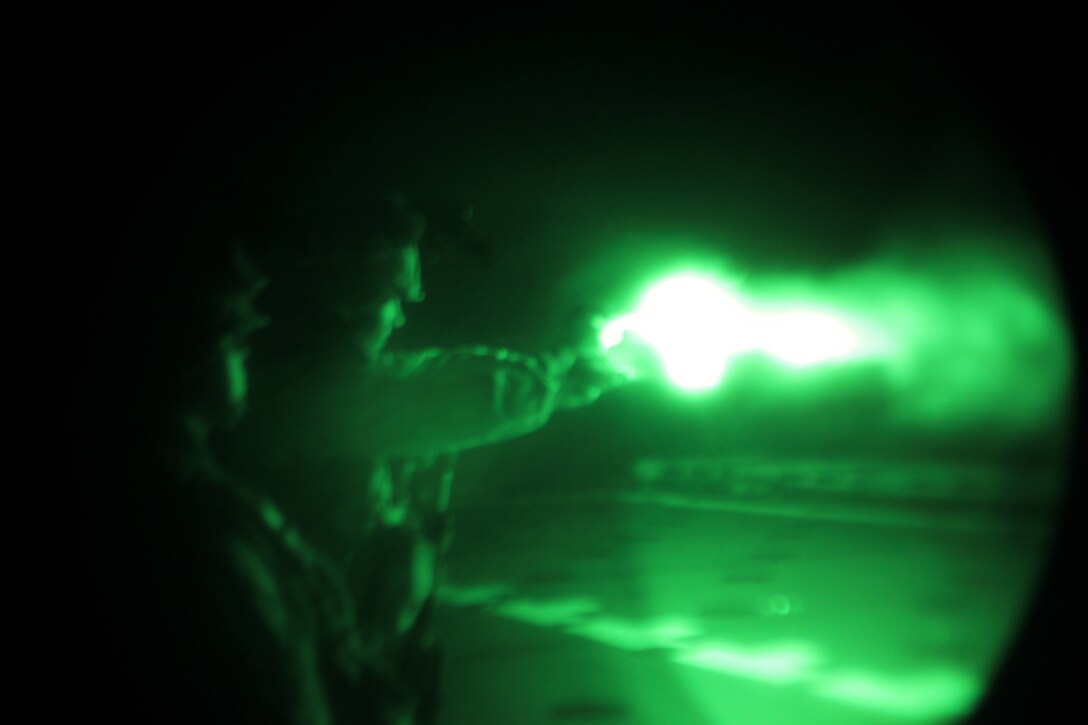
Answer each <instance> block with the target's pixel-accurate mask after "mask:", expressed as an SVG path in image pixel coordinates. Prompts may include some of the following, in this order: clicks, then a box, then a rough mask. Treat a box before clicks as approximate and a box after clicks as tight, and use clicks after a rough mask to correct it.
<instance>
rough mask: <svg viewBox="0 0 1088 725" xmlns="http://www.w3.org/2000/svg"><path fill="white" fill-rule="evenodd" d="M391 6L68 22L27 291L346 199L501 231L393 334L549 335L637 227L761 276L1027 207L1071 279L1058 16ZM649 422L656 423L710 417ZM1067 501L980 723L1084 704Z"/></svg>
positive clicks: (548, 451)
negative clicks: (453, 212)
mask: <svg viewBox="0 0 1088 725" xmlns="http://www.w3.org/2000/svg"><path fill="white" fill-rule="evenodd" d="M397 7H398V10H397V11H396V12H395V13H394V12H392V11H389V10H366V11H361V10H360V11H357V12H355V13H352V14H342V13H341V14H337V15H321V14H320V13H308V14H305V15H303V14H300V13H298V12H296V11H294V10H288V9H268V8H264V7H260V6H258V5H256V4H254V5H252V6H246V5H244V4H241V3H195V4H189V5H187V6H185V7H184V8H181V7H169V6H167V5H162V4H160V5H156V6H155V7H154V8H144V9H141V10H138V11H137V10H135V9H125V10H97V9H96V10H95V11H94V12H93V13H86V14H85V15H84V16H83V17H72V18H69V19H68V20H67V21H66V22H64V23H60V24H59V25H58V28H57V37H56V42H55V48H56V53H55V54H53V55H51V56H49V57H48V58H47V63H48V64H49V65H50V66H52V67H53V68H55V69H56V70H57V71H59V72H58V74H57V76H58V79H59V80H58V82H57V83H56V84H55V85H51V86H49V88H48V95H50V96H51V97H52V98H51V100H52V101H54V102H55V105H56V107H58V109H59V110H58V111H57V113H56V116H55V120H57V121H58V122H59V123H58V124H57V125H58V129H57V132H56V133H55V135H53V136H52V140H51V142H50V143H49V144H47V146H48V147H49V148H48V149H47V150H49V151H59V152H60V153H59V154H58V161H57V167H56V169H57V173H56V174H55V176H54V181H53V186H52V188H53V189H54V192H53V194H51V196H52V198H54V199H55V200H60V199H62V198H69V196H68V194H67V193H66V192H69V191H70V192H72V195H71V197H70V198H74V199H75V200H76V202H75V205H74V207H73V208H72V211H74V215H75V219H76V221H77V231H76V233H75V234H74V235H72V236H70V237H68V238H66V239H65V240H64V241H61V242H57V243H55V244H46V245H44V249H43V251H44V252H45V253H47V254H49V255H50V263H51V269H52V270H53V274H52V275H51V277H50V280H49V282H51V283H54V284H56V285H57V289H56V290H53V291H54V292H55V294H51V295H50V294H47V293H43V292H41V291H38V292H37V293H36V296H37V297H38V298H39V299H41V300H42V301H41V302H40V303H39V308H40V310H41V311H43V312H44V313H46V314H54V315H57V314H64V315H66V316H68V317H71V316H72V310H73V309H76V308H77V307H78V306H79V305H80V304H87V303H88V301H89V300H93V298H94V295H95V294H96V293H97V292H100V291H101V290H102V289H108V288H109V287H110V286H111V284H112V281H111V280H112V276H111V275H112V272H113V271H114V270H115V269H116V268H117V266H118V265H119V264H121V262H120V260H123V259H124V258H125V257H126V255H128V254H129V253H130V252H131V251H132V250H134V249H137V248H139V249H140V250H141V251H142V253H144V254H145V255H146V253H147V250H148V249H151V250H152V257H154V255H155V253H156V251H155V250H156V246H155V245H162V250H161V255H162V258H163V259H164V260H165V259H169V258H170V255H173V254H175V253H176V251H177V250H176V249H171V248H169V245H168V244H167V243H166V242H165V241H163V240H164V239H166V238H174V237H176V236H177V231H178V229H179V228H180V229H183V230H190V231H191V232H192V233H193V234H200V233H202V232H204V231H207V230H210V229H214V230H216V231H217V232H220V233H221V232H222V230H224V229H229V230H232V231H233V232H235V233H237V234H238V235H239V236H241V237H243V238H244V237H246V236H254V235H259V234H260V233H262V231H264V230H268V229H275V228H277V227H279V226H282V225H286V224H288V223H289V222H290V220H291V219H292V218H293V217H294V215H295V214H296V211H295V210H296V209H297V208H298V207H299V206H304V205H305V204H306V203H308V202H309V200H312V199H315V198H320V197H321V196H322V195H323V194H330V193H336V191H337V190H339V189H343V188H346V187H359V188H390V187H391V188H396V189H400V190H402V191H404V192H405V193H407V194H409V195H411V196H413V197H418V198H451V199H464V200H466V201H470V202H473V203H474V204H476V208H477V215H478V218H479V219H480V224H481V226H482V227H483V229H484V231H486V232H487V234H488V236H490V237H491V238H493V239H494V240H495V245H494V253H493V258H492V261H491V264H490V265H489V266H488V265H482V264H480V263H479V262H478V261H476V260H473V259H470V258H468V257H458V258H454V259H452V260H449V261H447V263H446V264H445V265H444V266H441V267H435V268H433V269H430V270H428V287H429V298H430V301H429V302H428V304H426V305H423V306H421V307H420V308H419V309H418V310H410V311H409V316H410V321H411V322H410V325H409V327H408V328H406V330H405V331H404V334H403V336H402V339H401V340H400V341H399V343H400V344H404V345H410V344H414V343H436V344H450V343H459V342H509V343H511V344H515V343H522V344H526V345H533V344H537V343H542V342H544V341H546V340H547V339H548V338H549V335H551V333H552V331H553V327H554V325H555V324H556V318H557V316H561V314H562V312H563V311H564V310H565V309H566V308H568V307H573V306H575V305H577V304H580V303H584V302H586V300H585V299H582V297H592V295H591V294H590V293H589V292H587V291H586V289H585V287H584V286H581V287H580V286H579V285H578V284H575V283H570V284H566V283H565V281H566V280H569V279H571V278H573V277H574V276H575V275H574V272H575V271H576V270H577V268H578V267H579V265H581V264H584V263H585V261H586V260H587V259H593V258H595V256H596V255H600V256H605V255H606V254H607V253H608V252H610V251H611V250H610V249H609V248H608V247H607V243H605V242H602V241H600V240H606V239H618V238H620V237H622V234H623V233H624V232H626V231H629V230H631V229H637V228H651V229H654V228H660V229H671V228H676V227H684V226H685V225H688V226H691V225H696V226H697V227H698V231H699V232H700V233H701V234H703V235H706V236H710V237H718V236H722V237H727V238H729V239H730V240H731V246H730V249H729V254H730V255H732V257H733V258H734V259H736V260H737V261H738V262H739V263H740V264H741V265H743V266H745V267H746V268H748V269H751V270H752V271H753V272H755V273H760V272H774V271H778V270H787V271H788V270H791V269H797V268H806V269H821V268H830V267H833V266H835V265H839V264H849V263H851V262H854V261H858V260H863V259H865V258H866V256H867V255H869V254H871V253H872V251H873V247H872V245H873V244H874V239H876V238H877V237H879V233H880V231H881V229H883V228H884V226H885V225H887V224H888V223H889V222H890V221H906V222H909V221H911V220H914V219H918V218H922V217H924V216H926V215H927V214H928V215H932V214H935V213H936V214H939V215H946V216H947V215H951V216H954V217H956V218H957V219H959V220H961V221H965V222H969V221H971V220H972V219H979V218H983V217H985V218H987V219H990V220H996V223H998V224H1000V225H1004V226H1006V227H1009V228H1020V227H1023V226H1024V225H1026V224H1027V223H1028V221H1027V220H1030V219H1031V218H1032V215H1033V214H1037V215H1038V216H1039V217H1040V218H1041V219H1042V221H1043V224H1044V226H1045V229H1046V231H1047V232H1048V235H1049V237H1050V241H1051V242H1052V243H1053V245H1054V248H1053V251H1054V252H1055V253H1056V254H1057V255H1059V259H1061V260H1062V263H1061V264H1059V265H1058V267H1057V268H1058V272H1059V274H1060V275H1062V276H1063V278H1064V281H1065V282H1066V283H1067V284H1066V285H1065V288H1066V289H1075V288H1076V285H1075V284H1073V280H1072V274H1073V272H1074V270H1075V269H1076V268H1075V267H1074V266H1073V264H1072V262H1071V260H1072V256H1071V255H1072V253H1073V251H1075V250H1074V248H1073V247H1074V245H1075V243H1076V242H1079V239H1080V237H1079V235H1078V234H1077V233H1076V232H1077V230H1078V229H1079V227H1078V226H1077V224H1078V222H1077V220H1076V219H1075V217H1074V216H1073V206H1072V193H1073V192H1072V189H1073V186H1074V184H1072V183H1071V181H1070V180H1073V179H1076V178H1078V174H1077V173H1075V172H1078V171H1079V166H1077V165H1076V163H1075V154H1074V150H1075V149H1074V145H1073V144H1074V141H1075V134H1074V133H1073V128H1074V124H1075V117H1074V113H1073V108H1074V93H1075V90H1074V83H1073V71H1072V67H1071V66H1072V63H1073V39H1072V37H1071V32H1070V31H1069V30H1068V28H1069V25H1070V24H1071V20H1070V18H1068V17H1065V16H1064V15H1063V14H1062V13H1058V12H1054V11H1051V10H1049V9H1048V8H1046V7H1043V6H1039V5H1032V6H1029V7H1020V8H1019V9H1015V8H1014V9H995V8H991V7H988V6H986V5H985V4H983V3H945V4H941V5H940V7H939V8H936V7H935V8H931V9H918V8H917V7H915V5H914V4H906V3H903V4H887V5H885V6H882V7H868V6H864V5H863V4H856V5H855V4H835V5H834V7H833V8H832V9H828V8H820V9H819V10H817V9H815V8H811V7H806V6H804V5H803V4H797V6H795V7H791V6H787V5H781V6H769V7H766V8H765V9H763V10H755V9H753V8H751V7H748V5H737V4H726V5H725V7H724V9H723V8H718V9H716V10H715V11H713V12H706V11H704V10H701V9H696V8H695V6H690V7H681V8H678V7H673V8H655V9H651V8H644V7H641V6H639V7H636V6H633V5H629V4H626V5H618V4H617V5H616V6H615V7H608V8H598V9H593V10H586V9H578V10H565V9H562V8H558V7H557V6H549V9H548V10H544V9H535V8H506V9H501V10H500V9H496V8H491V7H485V6H482V5H473V4H461V5H458V6H457V7H450V8H443V9H434V8H430V7H426V6H424V5H422V4H413V3H400V4H398V6H397ZM995 148H996V149H1000V150H1002V151H1003V152H1004V158H995V155H994V153H993V149H995ZM1025 188H1026V190H1027V192H1026V193H1025V191H1024V189H1025ZM57 206H58V207H60V209H58V211H60V210H63V211H64V212H65V213H66V214H67V213H68V212H69V209H67V208H63V207H61V205H60V204H58V205H57ZM164 227H170V228H171V229H170V233H166V230H165V228H164ZM159 232H162V234H161V238H160V236H159ZM16 288H19V287H18V284H17V285H16ZM20 289H21V288H20ZM44 289H45V290H47V291H50V290H52V288H50V287H49V286H48V284H47V285H46V286H45V288H44ZM1068 301H1069V306H1070V308H1071V309H1075V308H1074V306H1073V304H1072V297H1071V296H1070V297H1069V300H1068ZM589 302H590V303H602V302H607V300H606V299H605V300H601V299H590V300H589ZM53 304H56V308H54V307H53V306H52V305H53ZM92 309H93V307H92ZM88 344H93V343H92V342H90V341H89V342H88ZM85 382H87V383H91V382H93V381H85ZM628 404H632V405H633V403H628ZM638 405H643V406H646V407H652V406H655V405H657V406H662V405H664V406H668V405H669V402H668V401H666V400H663V399H649V400H642V401H641V402H640V403H638ZM674 405H675V404H674ZM617 410H621V411H622V410H629V409H624V408H623V407H622V405H620V407H619V408H618V409H616V408H614V409H612V411H611V413H610V412H609V409H607V408H605V409H603V410H602V411H592V410H591V411H586V412H585V413H584V415H582V417H581V418H578V417H574V418H572V419H571V422H566V423H561V424H557V425H556V426H555V427H554V430H549V431H546V432H543V435H542V436H537V437H535V438H533V439H531V440H526V441H523V442H518V443H517V444H511V445H510V446H509V447H508V448H507V449H506V452H505V453H503V452H497V453H495V454H488V455H489V457H477V458H475V459H470V460H469V461H467V462H466V465H467V466H468V470H469V471H470V472H471V471H473V470H474V469H473V466H474V465H475V466H476V468H475V470H477V471H487V470H493V469H495V468H502V467H506V468H507V469H508V468H509V467H510V466H512V465H514V462H515V461H521V462H522V463H521V464H520V465H522V469H521V470H519V471H518V474H519V475H521V476H522V477H525V478H532V477H533V475H532V471H533V470H538V469H539V468H540V463H541V462H542V461H544V460H547V459H549V458H552V457H554V455H553V452H554V450H555V448H554V446H555V445H556V444H557V443H560V442H562V441H563V440H565V438H564V436H567V437H568V439H569V437H571V436H579V435H584V434H585V431H586V430H587V427H593V429H595V430H599V429H601V428H602V427H603V428H608V427H611V428H612V429H613V431H614V432H613V434H612V435H604V434H598V438H596V439H594V440H596V441H597V443H598V448H597V450H596V453H595V455H594V456H588V455H587V456H585V457H582V458H579V457H577V456H575V457H571V458H570V459H569V460H568V461H567V465H568V467H570V470H571V471H573V470H574V467H577V466H586V465H590V464H589V462H588V459H589V458H594V459H595V460H597V461H604V463H599V464H598V465H601V466H602V467H604V468H607V466H609V465H611V464H612V463H614V462H617V461H623V460H626V458H625V456H626V455H627V453H628V452H629V451H630V450H640V449H642V448H644V447H645V446H646V445H648V444H649V441H650V440H652V439H653V438H654V432H653V431H652V430H647V429H646V428H645V427H642V428H641V430H642V431H643V435H644V436H645V439H644V440H641V441H640V440H632V436H633V435H637V431H636V430H635V429H634V428H631V429H620V428H618V427H617V426H618V421H619V418H617V417H615V416H616V413H617ZM660 410H661V408H660V407H659V408H658V412H659V415H660V416H662V417H661V418H660V421H661V425H662V426H663V427H664V426H668V425H670V424H675V423H677V422H679V424H680V425H681V428H682V430H683V431H684V432H698V431H699V430H701V429H700V428H699V426H698V424H697V423H692V422H690V416H688V414H686V413H683V412H680V411H678V410H675V409H674V410H672V411H669V412H667V413H664V414H661V413H660ZM610 415H611V416H613V417H611V418H610V417H609V416H610ZM670 416H671V417H670ZM686 416H687V417H686ZM610 421H611V422H610ZM685 421H687V422H686V423H685ZM684 425H688V426H689V428H686V429H685V428H683V426H684ZM617 431H618V432H617ZM624 434H626V435H624ZM679 438H684V439H685V440H691V438H690V436H687V437H686V438H685V436H683V435H681V436H678V439H679ZM798 440H799V438H793V439H791V438H789V436H788V434H784V438H783V441H784V443H783V445H786V446H787V447H788V446H794V447H795V446H796V444H797V442H798ZM974 443H975V441H969V442H968V444H970V445H973V444H974ZM817 445H818V446H823V445H829V443H827V442H826V441H825V442H818V443H817ZM682 448H683V446H681V445H679V444H678V446H677V450H682ZM1076 470H1077V471H1078V472H1079V470H1080V469H1079V468H1077V469H1076ZM557 471H558V472H557ZM563 472H564V471H563V469H562V468H560V469H555V468H554V467H553V468H552V469H550V473H549V476H557V475H558V476H561V475H562V474H563ZM1071 490H1072V491H1073V499H1072V500H1071V501H1070V505H1069V506H1067V507H1066V509H1065V514H1064V515H1065V521H1064V523H1063V529H1062V532H1063V533H1062V539H1061V541H1060V545H1059V547H1058V549H1057V551H1058V555H1057V556H1056V557H1055V559H1054V560H1053V562H1052V566H1053V567H1054V569H1053V576H1052V577H1051V578H1050V580H1049V582H1050V583H1049V584H1048V587H1049V588H1045V589H1044V590H1043V594H1042V596H1041V597H1040V600H1039V602H1038V606H1037V609H1036V616H1035V618H1034V619H1033V621H1032V623H1031V626H1030V627H1029V628H1028V629H1027V630H1026V632H1025V635H1024V636H1023V637H1022V641H1021V643H1020V645H1019V647H1020V650H1019V653H1018V657H1017V658H1014V659H1013V660H1012V664H1011V665H1010V667H1009V668H1008V669H1007V671H1006V672H1005V674H1004V675H1003V678H1004V679H1002V680H999V682H998V684H997V686H995V688H994V690H993V693H992V695H991V698H990V700H991V702H990V703H989V704H988V707H987V708H984V712H983V713H982V716H983V718H984V719H983V721H985V722H991V721H992V722H1024V721H1032V720H1038V719H1040V717H1041V713H1043V711H1048V712H1058V710H1056V709H1054V708H1057V707H1060V706H1063V705H1064V703H1066V702H1070V701H1071V697H1072V688H1071V680H1072V675H1071V669H1070V668H1069V667H1068V666H1067V665H1066V663H1067V662H1069V658H1068V657H1067V656H1065V655H1064V654H1063V649H1064V648H1063V647H1062V646H1061V645H1062V643H1063V642H1071V641H1072V640H1073V637H1072V634H1073V631H1074V629H1079V628H1077V627H1076V625H1077V622H1078V616H1077V613H1076V612H1075V611H1074V610H1073V605H1072V603H1071V602H1072V598H1071V597H1069V596H1068V595H1069V593H1070V590H1069V588H1068V586H1067V584H1068V581H1069V575H1070V562H1069V559H1070V557H1071V556H1072V555H1071V553H1070V552H1071V550H1073V543H1072V540H1071V538H1070V537H1071V536H1072V534H1073V532H1072V528H1073V523H1074V521H1075V517H1076V518H1079V513H1080V496H1081V494H1080V492H1079V486H1073V487H1072V489H1071Z"/></svg>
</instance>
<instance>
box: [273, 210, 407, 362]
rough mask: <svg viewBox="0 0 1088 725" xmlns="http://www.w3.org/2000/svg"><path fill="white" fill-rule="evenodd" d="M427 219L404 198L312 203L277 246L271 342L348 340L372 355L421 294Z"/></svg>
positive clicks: (278, 344)
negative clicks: (421, 250) (298, 225)
mask: <svg viewBox="0 0 1088 725" xmlns="http://www.w3.org/2000/svg"><path fill="white" fill-rule="evenodd" d="M424 227H425V221H424V217H423V215H422V213H420V212H419V211H417V210H415V209H413V208H412V207H411V206H410V205H409V204H408V203H407V201H405V200H404V199H403V198H402V197H399V196H395V195H386V196H378V197H362V198H356V199H348V200H346V201H340V202H337V203H331V202H330V203H325V204H321V205H318V206H315V207H314V208H313V209H311V210H310V212H309V214H307V216H306V218H305V219H304V221H303V223H302V229H301V230H299V231H298V232H297V235H294V236H293V237H292V238H289V239H283V240H281V241H280V242H279V243H277V244H274V245H273V247H272V249H271V251H270V253H269V255H268V258H269V262H268V268H269V269H270V274H271V277H272V281H271V284H270V285H269V289H268V294H267V309H268V310H269V314H270V316H271V319H272V329H271V331H270V335H271V336H274V337H275V338H276V347H278V348H285V347H294V348H298V347H307V346H311V345H317V346H319V347H325V346H327V345H329V344H332V345H334V346H337V347H343V346H344V345H350V346H351V347H354V348H355V349H356V350H358V351H361V352H362V353H363V354H365V355H367V356H370V357H374V356H377V355H379V354H380V353H381V351H382V349H383V348H384V347H385V345H386V342H387V341H388V340H389V337H390V336H391V335H392V334H393V332H394V331H395V330H396V329H397V328H399V327H400V326H402V325H403V324H404V323H405V311H404V307H405V305H406V304H408V303H412V302H420V301H422V300H423V285H422V279H421V274H420V272H421V270H420V257H419V242H420V240H421V238H422V236H423V231H424Z"/></svg>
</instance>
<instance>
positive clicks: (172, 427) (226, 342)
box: [100, 230, 266, 455]
mask: <svg viewBox="0 0 1088 725" xmlns="http://www.w3.org/2000/svg"><path fill="white" fill-rule="evenodd" d="M119 251H120V252H121V253H120V254H119V255H118V256H117V260H116V265H115V267H114V270H115V274H114V276H113V278H112V280H111V291H112V292H113V293H114V294H115V297H114V298H113V300H112V306H111V308H110V312H109V319H108V324H103V325H102V327H101V340H100V342H101V349H102V353H103V355H105V357H104V358H103V361H104V364H105V367H104V368H103V369H102V373H101V375H100V378H101V379H100V384H101V385H102V387H103V390H104V392H105V395H106V397H105V398H104V399H103V403H101V404H100V405H102V406H109V407H110V408H112V409H113V410H114V411H115V412H116V413H117V414H119V415H121V416H122V418H121V419H122V420H123V421H125V423H126V431H125V432H123V433H122V435H127V436H129V439H130V440H131V441H132V445H133V446H145V445H146V446H149V447H150V448H149V449H158V448H162V447H166V448H174V449H176V448H177V447H178V446H182V447H184V446H186V445H187V444H186V443H185V440H186V439H188V438H189V437H190V434H195V435H204V434H206V433H208V432H209V431H212V430H215V429H225V428H229V427H231V426H232V425H233V424H235V423H236V422H237V421H238V419H239V418H240V417H241V415H242V414H243V412H244V408H245V403H246V397H247V371H246V355H247V353H248V347H249V341H250V337H251V335H252V334H253V333H254V332H255V331H256V330H259V329H260V328H261V327H263V326H264V325H265V323H266V318H265V317H264V316H263V315H262V314H261V313H260V312H259V310H258V307H257V305H256V304H255V302H256V299H257V297H258V295H259V293H260V291H261V290H262V289H263V287H264V285H265V282H266V280H265V277H264V276H263V275H262V274H261V272H260V271H259V270H258V269H256V268H255V267H254V266H253V264H252V263H251V262H250V260H249V259H248V258H247V257H246V256H245V254H244V253H243V251H242V250H241V247H240V245H239V244H238V243H237V242H236V240H234V239H233V238H231V237H228V236H224V235H220V234H215V233H204V234H195V233H193V234H189V233H180V232H179V233H176V234H174V233H168V232H161V231H160V232H158V233H154V232H152V231H151V230H148V235H147V237H146V238H145V239H143V240H142V241H141V242H140V243H139V244H132V245H129V246H128V247H126V248H125V249H123V250H119ZM103 412H104V413H109V412H110V411H105V410H104V411H103ZM110 414H112V413H110ZM179 434H180V437H179ZM176 452H177V451H175V453H176ZM171 455H174V453H171Z"/></svg>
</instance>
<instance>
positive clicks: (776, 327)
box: [599, 272, 866, 391]
mask: <svg viewBox="0 0 1088 725" xmlns="http://www.w3.org/2000/svg"><path fill="white" fill-rule="evenodd" d="M628 332H631V333H634V334H635V335H637V336H638V337H639V338H640V339H641V340H643V341H644V342H645V343H647V344H648V345H649V346H650V347H652V348H653V349H654V350H655V351H656V352H657V354H658V355H659V356H660V358H661V361H662V364H663V365H664V369H665V374H666V375H667V376H668V378H669V380H670V381H671V382H672V383H673V384H674V385H676V386H677V387H679V388H682V389H685V390H693V391H694V390H707V389H710V388H713V387H715V386H717V385H718V384H719V383H720V382H721V380H722V378H723V377H724V375H725V372H726V369H727V368H728V365H729V360H730V358H732V357H733V356H735V355H739V354H742V353H750V352H763V353H764V354H766V355H768V356H770V357H772V358H774V359H776V360H778V361H779V362H782V363H785V364H787V365H790V366H794V367H802V366H807V365H814V364H817V363H823V362H832V361H841V360H847V359H851V358H854V357H857V356H859V355H860V354H862V352H863V350H864V349H865V348H866V346H865V345H863V340H862V334H861V332H860V331H859V330H858V329H857V328H855V327H854V326H853V325H852V324H851V323H849V322H847V321H846V319H844V318H842V317H841V316H838V315H836V314H835V313H833V312H831V311H828V310H820V309H814V308H800V309H772V310H763V309H759V308H757V307H755V306H754V305H752V304H751V303H750V302H748V301H746V300H744V299H742V298H741V297H740V296H739V295H738V294H737V292H736V291H735V290H733V289H731V288H729V287H728V286H726V285H725V284H724V283H722V282H720V281H719V280H716V279H714V278H713V277H711V276H709V275H704V274H699V273H694V272H684V273H680V274H676V275H672V276H669V277H666V278H665V279H664V280H661V281H659V282H657V283H656V284H654V285H652V286H651V287H650V288H649V289H648V290H647V291H646V293H645V294H644V295H643V297H642V299H641V301H640V303H639V306H638V309H636V310H635V311H634V312H632V313H630V314H626V315H622V316H620V317H616V318H614V319H612V320H610V321H609V322H608V323H606V324H605V325H604V326H603V327H602V329H601V331H600V337H599V340H600V343H601V345H602V346H603V347H604V348H605V349H611V348H614V347H616V346H617V345H619V344H620V343H621V342H622V341H623V339H624V336H625V335H626V334H627V333H628Z"/></svg>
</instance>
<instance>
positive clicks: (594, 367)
mask: <svg viewBox="0 0 1088 725" xmlns="http://www.w3.org/2000/svg"><path fill="white" fill-rule="evenodd" d="M568 360H569V365H568V366H567V368H566V370H565V371H564V372H563V373H562V374H561V377H560V387H559V392H558V394H557V396H556V403H555V405H556V407H557V408H560V409H570V408H581V407H584V406H586V405H589V404H591V403H594V402H596V400H597V399H598V398H600V397H601V396H602V395H604V394H605V393H607V392H608V391H610V390H614V389H615V388H618V387H619V386H621V385H623V384H625V383H626V382H628V380H630V375H629V374H627V373H626V372H624V371H623V370H621V369H619V368H617V367H616V366H615V365H613V364H612V362H611V361H610V360H609V359H608V358H607V357H605V356H604V355H603V354H600V353H572V354H571V355H570V356H569V357H568Z"/></svg>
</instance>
